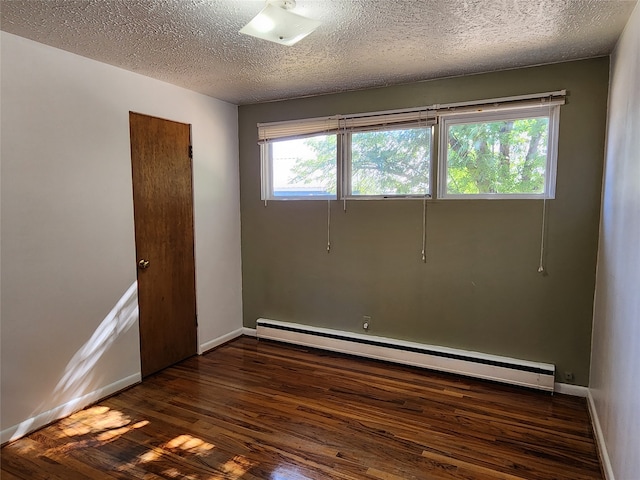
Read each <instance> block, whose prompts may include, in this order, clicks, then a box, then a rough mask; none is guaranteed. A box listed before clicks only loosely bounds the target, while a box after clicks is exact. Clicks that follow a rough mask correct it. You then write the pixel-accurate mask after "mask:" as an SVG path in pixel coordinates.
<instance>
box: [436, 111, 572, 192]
mask: <svg viewBox="0 0 640 480" xmlns="http://www.w3.org/2000/svg"><path fill="white" fill-rule="evenodd" d="M530 118H548V119H549V123H548V132H547V160H546V164H545V181H544V191H543V192H542V193H463V194H461V193H447V186H448V185H447V166H448V165H447V161H448V153H449V126H451V125H460V124H474V123H489V122H495V121H500V120H523V119H530ZM559 125H560V104H547V105H540V104H537V105H532V106H520V107H508V106H507V107H496V108H494V109H490V110H488V111H484V110H481V111H466V112H460V113H456V112H453V113H450V114H442V115H440V121H439V122H438V128H439V130H440V131H439V135H438V173H437V177H438V179H437V198H438V199H441V200H517V199H525V200H527V199H553V198H555V190H556V176H557V165H558V134H559Z"/></svg>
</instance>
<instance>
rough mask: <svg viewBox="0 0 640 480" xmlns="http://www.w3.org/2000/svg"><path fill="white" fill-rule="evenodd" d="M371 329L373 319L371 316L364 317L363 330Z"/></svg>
mask: <svg viewBox="0 0 640 480" xmlns="http://www.w3.org/2000/svg"><path fill="white" fill-rule="evenodd" d="M370 327H371V317H370V316H369V315H363V316H362V328H364V329H365V330H369V328H370Z"/></svg>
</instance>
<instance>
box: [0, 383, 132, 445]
mask: <svg viewBox="0 0 640 480" xmlns="http://www.w3.org/2000/svg"><path fill="white" fill-rule="evenodd" d="M141 381H142V375H141V374H140V373H139V372H138V373H135V374H133V375H129V376H128V377H125V378H123V379H121V380H118V381H117V382H113V383H111V384H110V385H106V386H104V387H102V388H99V389H98V390H94V391H93V392H89V393H87V394H85V395H82V396H81V397H78V398H74V399H73V400H70V401H68V402H66V403H64V404H62V405H60V406H58V407H55V408H52V409H51V410H47V411H46V412H42V413H40V414H38V415H36V416H35V417H31V418H28V419H26V420H24V421H23V422H20V423H18V424H17V425H14V426H12V427H9V428H6V429H5V430H2V432H0V444H2V445H4V444H5V443H7V442H12V441H14V440H17V439H19V438H21V437H24V436H25V435H27V434H29V433H31V432H34V431H35V430H38V429H40V428H42V427H44V426H46V425H49V424H50V423H52V422H55V421H56V420H60V419H61V418H64V417H67V416H69V415H71V414H73V413H75V412H78V411H80V410H82V409H83V408H85V407H87V406H88V405H91V404H93V403H96V402H99V401H100V400H102V399H103V398H106V397H108V396H110V395H113V394H114V393H117V392H119V391H121V390H124V389H125V388H127V387H130V386H131V385H134V384H136V383H140V382H141Z"/></svg>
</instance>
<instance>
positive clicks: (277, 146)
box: [262, 135, 337, 200]
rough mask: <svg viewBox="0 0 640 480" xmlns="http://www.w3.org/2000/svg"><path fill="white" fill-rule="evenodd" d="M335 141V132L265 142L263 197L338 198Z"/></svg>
mask: <svg viewBox="0 0 640 480" xmlns="http://www.w3.org/2000/svg"><path fill="white" fill-rule="evenodd" d="M336 143H337V142H336V135H314V136H311V137H305V138H294V139H283V140H275V141H272V142H268V143H266V144H264V145H263V146H262V148H263V155H262V156H263V163H262V169H263V170H262V171H263V195H262V198H263V199H264V200H294V199H295V200H301V199H336V198H337V182H336V172H337V160H336V159H337V154H336V152H337V145H336ZM265 180H266V182H265Z"/></svg>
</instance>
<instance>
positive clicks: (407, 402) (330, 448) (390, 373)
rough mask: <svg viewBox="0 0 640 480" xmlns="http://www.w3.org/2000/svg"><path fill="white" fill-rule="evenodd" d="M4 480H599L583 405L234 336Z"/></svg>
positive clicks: (31, 454)
mask: <svg viewBox="0 0 640 480" xmlns="http://www.w3.org/2000/svg"><path fill="white" fill-rule="evenodd" d="M1 461H2V467H1V472H2V478H3V479H29V480H39V479H53V480H57V479H61V480H75V479H105V480H106V479H114V478H118V479H145V480H147V479H160V478H162V479H189V480H218V479H229V480H236V479H238V480H240V479H242V480H262V479H272V480H298V479H378V480H407V479H442V480H445V479H446V480H453V479H466V480H489V479H501V480H524V479H526V480H534V479H541V480H551V479H569V480H592V479H602V476H601V470H600V466H599V463H598V458H597V453H596V448H595V444H594V440H593V434H592V431H591V427H590V423H589V418H588V413H587V408H586V403H585V401H584V399H580V398H575V397H568V396H564V395H558V394H556V395H554V396H551V395H548V394H545V393H539V392H533V391H528V390H523V389H518V388H512V387H508V386H503V385H498V384H494V383H488V382H482V381H477V380H470V379H466V378H461V377H456V376H450V375H445V374H439V373H434V372H429V371H425V370H418V369H412V368H408V367H402V366H397V365H390V364H386V363H381V362H375V361H369V360H362V359H355V358H352V357H348V356H342V355H339V354H333V353H328V352H321V351H317V350H311V351H309V350H305V349H303V348H299V347H292V346H287V345H284V344H277V343H271V342H265V341H260V342H258V341H257V340H256V339H253V338H248V337H242V338H240V339H237V340H235V341H233V342H231V343H229V344H226V345H224V346H222V347H220V348H218V349H217V350H215V351H213V352H210V353H209V354H207V355H204V356H201V357H193V358H190V359H188V360H186V361H184V362H182V363H180V364H179V365H177V366H175V367H171V368H169V369H167V370H164V371H163V372H160V373H159V374H156V375H154V376H152V377H150V378H148V379H146V380H145V381H144V382H143V383H142V384H141V385H137V386H135V387H133V388H131V389H129V390H126V391H124V392H122V393H120V394H118V395H116V396H114V397H111V398H109V399H107V400H104V401H102V402H100V403H98V404H97V405H95V406H93V407H91V408H88V409H86V410H83V411H81V412H79V413H77V414H75V415H72V416H71V417H69V418H66V419H64V420H61V421H59V422H57V423H55V424H52V425H50V426H48V427H46V428H44V429H42V430H40V431H38V432H35V433H33V434H31V435H29V436H28V437H25V438H23V439H21V440H18V441H16V442H14V443H11V444H9V445H7V446H5V447H4V448H3V449H2V451H1Z"/></svg>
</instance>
